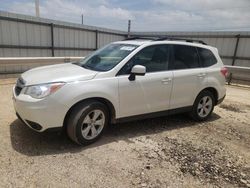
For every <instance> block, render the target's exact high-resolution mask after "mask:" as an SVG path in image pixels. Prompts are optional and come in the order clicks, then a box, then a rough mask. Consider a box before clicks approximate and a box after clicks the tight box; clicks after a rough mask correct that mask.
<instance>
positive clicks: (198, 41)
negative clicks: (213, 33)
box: [155, 37, 207, 45]
mask: <svg viewBox="0 0 250 188" xmlns="http://www.w3.org/2000/svg"><path fill="white" fill-rule="evenodd" d="M161 40H180V41H186V42H197V43H201V44H204V45H207V43H205V42H204V41H202V40H196V39H185V38H176V37H161V38H158V39H156V40H155V41H161Z"/></svg>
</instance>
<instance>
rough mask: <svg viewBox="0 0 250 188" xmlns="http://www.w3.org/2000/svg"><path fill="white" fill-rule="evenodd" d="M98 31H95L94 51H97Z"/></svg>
mask: <svg viewBox="0 0 250 188" xmlns="http://www.w3.org/2000/svg"><path fill="white" fill-rule="evenodd" d="M98 40H99V39H98V30H95V49H96V50H97V49H98Z"/></svg>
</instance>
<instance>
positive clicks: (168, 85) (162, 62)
mask: <svg viewBox="0 0 250 188" xmlns="http://www.w3.org/2000/svg"><path fill="white" fill-rule="evenodd" d="M168 62H169V46H168V45H154V46H149V47H145V48H144V49H142V50H141V51H139V52H138V53H137V54H136V55H135V56H134V57H133V58H132V59H131V60H130V61H129V62H128V63H127V64H126V65H125V66H124V67H123V68H122V69H121V70H120V72H119V73H118V81H119V101H120V116H121V117H128V116H134V115H139V114H146V113H150V112H158V111H163V110H167V109H169V101H170V95H171V89H172V78H173V74H172V71H168ZM134 65H143V66H145V67H146V74H145V75H144V76H136V79H135V80H134V81H130V80H129V79H128V77H129V74H130V71H131V69H132V67H133V66H134Z"/></svg>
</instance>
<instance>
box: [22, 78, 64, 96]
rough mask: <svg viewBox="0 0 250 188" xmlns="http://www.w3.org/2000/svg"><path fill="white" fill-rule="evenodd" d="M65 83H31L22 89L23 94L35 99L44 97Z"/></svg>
mask: <svg viewBox="0 0 250 188" xmlns="http://www.w3.org/2000/svg"><path fill="white" fill-rule="evenodd" d="M64 84H65V83H61V82H59V83H50V84H41V85H33V86H27V87H25V88H24V89H23V94H25V95H29V96H31V97H33V98H36V99H41V98H44V97H46V96H48V95H50V94H52V93H54V92H56V91H57V90H58V89H60V88H61V87H62V86H63V85H64Z"/></svg>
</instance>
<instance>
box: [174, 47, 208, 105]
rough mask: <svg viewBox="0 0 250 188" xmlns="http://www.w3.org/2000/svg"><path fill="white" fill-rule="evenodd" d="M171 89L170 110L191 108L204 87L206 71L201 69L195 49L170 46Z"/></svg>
mask: <svg viewBox="0 0 250 188" xmlns="http://www.w3.org/2000/svg"><path fill="white" fill-rule="evenodd" d="M171 52H172V61H171V65H170V69H172V70H173V89H172V96H171V101H170V107H171V109H175V108H181V107H187V106H192V105H193V103H194V100H195V98H196V96H197V95H198V93H199V92H200V91H201V90H202V89H203V88H204V86H205V85H206V71H205V70H204V68H202V67H201V65H200V62H199V56H198V53H197V49H196V47H193V46H187V45H172V50H171Z"/></svg>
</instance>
